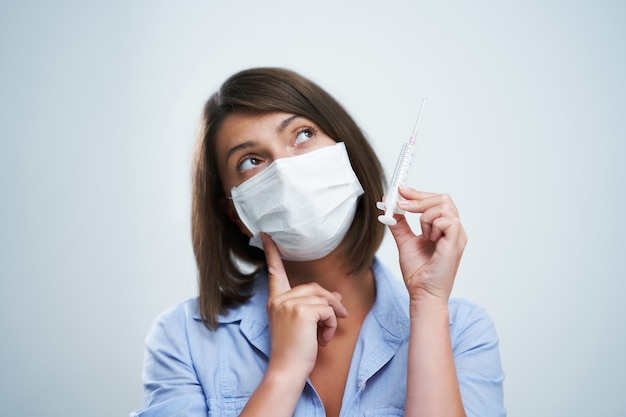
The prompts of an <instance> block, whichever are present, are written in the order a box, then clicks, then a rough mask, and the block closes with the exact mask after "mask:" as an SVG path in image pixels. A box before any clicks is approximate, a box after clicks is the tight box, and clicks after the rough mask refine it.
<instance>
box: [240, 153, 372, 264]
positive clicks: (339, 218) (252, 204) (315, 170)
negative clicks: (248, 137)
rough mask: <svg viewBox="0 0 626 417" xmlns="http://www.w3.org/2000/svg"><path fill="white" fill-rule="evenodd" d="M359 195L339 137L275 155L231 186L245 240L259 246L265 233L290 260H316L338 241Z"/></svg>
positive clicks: (337, 243)
mask: <svg viewBox="0 0 626 417" xmlns="http://www.w3.org/2000/svg"><path fill="white" fill-rule="evenodd" d="M361 194H363V187H361V184H360V183H359V180H358V178H357V176H356V174H355V173H354V171H353V170H352V166H351V165H350V160H349V159H348V153H347V151H346V146H345V144H344V143H343V142H339V143H337V144H336V145H332V146H326V147H324V148H320V149H317V150H315V151H312V152H309V153H305V154H302V155H298V156H293V157H289V158H281V159H277V160H275V161H274V162H272V163H271V164H270V165H269V166H268V167H267V168H265V169H264V170H263V171H261V172H259V173H258V174H257V175H255V176H254V177H252V178H250V179H248V180H246V181H244V182H243V183H242V184H240V185H239V186H238V187H234V188H233V189H232V190H231V196H232V199H233V203H234V204H235V209H236V210H237V214H238V215H239V218H240V219H241V221H242V222H243V224H244V225H245V226H246V227H247V228H248V230H249V231H250V232H251V233H252V235H253V236H252V238H251V239H250V245H252V246H256V247H257V248H261V249H263V244H262V243H261V236H260V233H261V232H265V233H267V234H268V235H270V236H271V237H272V239H273V240H274V242H275V243H276V245H277V246H278V249H279V251H280V254H281V257H282V258H283V259H285V260H289V261H310V260H314V259H320V258H323V257H324V256H326V255H328V254H329V253H330V252H332V251H333V249H335V248H336V247H337V246H339V244H340V243H341V241H342V239H343V238H344V236H345V234H346V232H347V231H348V228H349V227H350V225H351V224H352V220H353V219H354V214H355V212H356V206H357V202H358V198H359V196H360V195H361Z"/></svg>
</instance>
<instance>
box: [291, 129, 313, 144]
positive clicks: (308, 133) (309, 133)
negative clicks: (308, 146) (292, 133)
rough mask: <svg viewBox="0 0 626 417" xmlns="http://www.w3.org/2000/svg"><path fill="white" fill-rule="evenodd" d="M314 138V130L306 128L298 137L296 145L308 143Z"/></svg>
mask: <svg viewBox="0 0 626 417" xmlns="http://www.w3.org/2000/svg"><path fill="white" fill-rule="evenodd" d="M313 136H315V131H314V130H313V129H312V128H310V127H307V128H304V129H302V130H300V131H299V132H298V134H297V135H296V140H295V144H296V145H300V144H301V143H304V142H307V141H309V140H311V139H312V138H313Z"/></svg>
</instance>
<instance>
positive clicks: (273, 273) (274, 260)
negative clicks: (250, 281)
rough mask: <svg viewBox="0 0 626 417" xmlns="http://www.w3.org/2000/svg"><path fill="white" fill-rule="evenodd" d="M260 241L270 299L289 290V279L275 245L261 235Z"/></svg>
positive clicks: (269, 238) (268, 238)
mask: <svg viewBox="0 0 626 417" xmlns="http://www.w3.org/2000/svg"><path fill="white" fill-rule="evenodd" d="M261 241H262V242H263V250H264V251H265V260H266V261H267V274H268V282H269V297H270V299H271V298H273V297H275V296H277V295H280V294H283V293H285V292H287V291H289V290H290V289H291V285H289V279H288V278H287V273H286V272H285V266H284V265H283V261H282V259H280V252H279V251H278V247H277V246H276V243H274V241H273V240H272V238H271V237H270V236H269V235H268V234H266V233H261Z"/></svg>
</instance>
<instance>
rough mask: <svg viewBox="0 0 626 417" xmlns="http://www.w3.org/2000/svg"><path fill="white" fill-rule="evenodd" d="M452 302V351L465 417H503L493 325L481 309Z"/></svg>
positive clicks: (502, 376)
mask: <svg viewBox="0 0 626 417" xmlns="http://www.w3.org/2000/svg"><path fill="white" fill-rule="evenodd" d="M454 303H455V304H456V309H455V312H454V313H453V315H452V317H451V318H452V325H451V332H452V349H453V353H454V361H455V365H456V372H457V376H458V380H459V387H460V390H461V398H462V399H463V406H464V407H465V412H466V414H467V416H468V417H474V416H476V417H479V416H480V417H491V416H494V417H500V416H506V410H505V408H504V391H503V382H504V371H503V370H502V364H501V361H500V351H499V348H498V346H499V339H498V335H497V333H496V329H495V326H494V324H493V322H492V321H491V319H490V318H489V316H488V315H487V313H486V312H485V311H484V310H483V309H481V308H479V307H477V306H475V305H474V304H471V303H469V302H467V301H464V300H455V301H454Z"/></svg>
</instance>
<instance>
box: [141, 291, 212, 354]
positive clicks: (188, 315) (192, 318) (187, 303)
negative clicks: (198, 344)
mask: <svg viewBox="0 0 626 417" xmlns="http://www.w3.org/2000/svg"><path fill="white" fill-rule="evenodd" d="M196 323H197V324H200V325H202V326H204V325H203V324H202V321H201V320H200V312H199V310H198V298H197V297H194V298H189V299H187V300H184V301H181V302H179V303H176V304H174V305H173V306H171V307H169V308H167V309H166V310H164V311H163V312H161V313H160V314H159V315H158V316H157V317H156V319H155V320H154V323H153V324H152V327H151V328H150V331H149V333H148V337H147V342H148V344H152V343H154V342H157V341H159V340H168V341H169V342H180V341H181V340H184V339H181V338H180V336H182V335H186V334H187V333H188V331H189V327H190V326H192V327H193V326H195V325H196Z"/></svg>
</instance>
